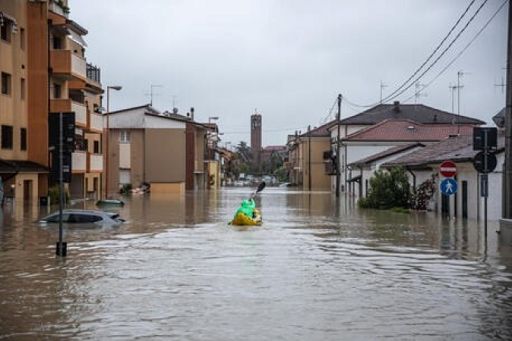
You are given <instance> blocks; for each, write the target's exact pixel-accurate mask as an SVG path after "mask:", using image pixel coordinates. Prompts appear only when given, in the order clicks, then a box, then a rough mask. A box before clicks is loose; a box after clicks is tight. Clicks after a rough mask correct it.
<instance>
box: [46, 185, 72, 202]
mask: <svg viewBox="0 0 512 341" xmlns="http://www.w3.org/2000/svg"><path fill="white" fill-rule="evenodd" d="M59 195H60V189H59V185H54V186H52V187H50V188H49V189H48V196H49V197H50V204H51V205H56V204H58V203H59V199H60V197H59ZM64 203H66V204H67V203H69V192H68V191H66V190H64Z"/></svg>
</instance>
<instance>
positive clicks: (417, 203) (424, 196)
mask: <svg viewBox="0 0 512 341" xmlns="http://www.w3.org/2000/svg"><path fill="white" fill-rule="evenodd" d="M435 191H436V181H435V176H434V175H432V178H431V179H427V180H425V181H424V182H422V183H421V185H419V186H418V188H417V189H416V191H414V193H413V195H412V198H411V206H412V208H414V209H415V210H426V209H427V204H428V202H429V200H430V199H432V196H433V195H434V193H435Z"/></svg>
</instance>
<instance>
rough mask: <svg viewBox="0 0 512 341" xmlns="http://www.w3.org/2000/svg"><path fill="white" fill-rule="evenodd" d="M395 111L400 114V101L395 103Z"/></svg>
mask: <svg viewBox="0 0 512 341" xmlns="http://www.w3.org/2000/svg"><path fill="white" fill-rule="evenodd" d="M393 111H394V112H400V101H394V102H393Z"/></svg>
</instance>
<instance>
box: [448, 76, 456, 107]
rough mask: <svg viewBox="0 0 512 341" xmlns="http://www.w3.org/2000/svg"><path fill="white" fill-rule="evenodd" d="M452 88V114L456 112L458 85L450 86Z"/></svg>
mask: <svg viewBox="0 0 512 341" xmlns="http://www.w3.org/2000/svg"><path fill="white" fill-rule="evenodd" d="M448 87H449V88H450V93H451V96H452V113H453V112H455V90H457V85H452V83H450V85H449V86H448Z"/></svg>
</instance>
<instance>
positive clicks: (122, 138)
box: [119, 130, 130, 143]
mask: <svg viewBox="0 0 512 341" xmlns="http://www.w3.org/2000/svg"><path fill="white" fill-rule="evenodd" d="M119 142H120V143H130V132H129V131H128V130H121V132H120V135H119Z"/></svg>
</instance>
